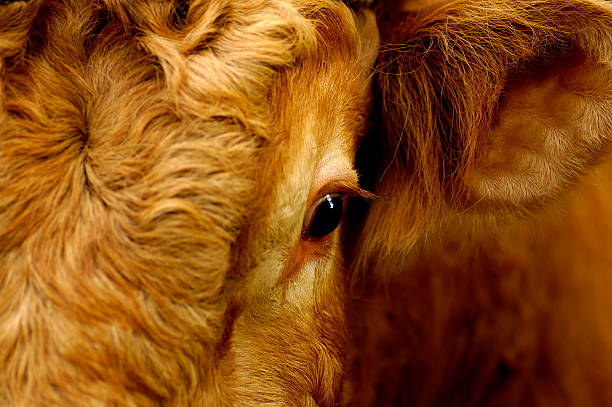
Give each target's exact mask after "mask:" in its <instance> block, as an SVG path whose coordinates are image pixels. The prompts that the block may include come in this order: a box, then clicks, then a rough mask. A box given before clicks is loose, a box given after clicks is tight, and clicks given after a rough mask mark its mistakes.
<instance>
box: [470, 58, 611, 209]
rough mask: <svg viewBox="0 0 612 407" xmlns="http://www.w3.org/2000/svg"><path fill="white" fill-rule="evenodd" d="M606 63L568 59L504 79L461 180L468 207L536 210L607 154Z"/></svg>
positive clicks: (608, 82)
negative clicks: (487, 126)
mask: <svg viewBox="0 0 612 407" xmlns="http://www.w3.org/2000/svg"><path fill="white" fill-rule="evenodd" d="M611 138H612V64H610V63H608V64H606V63H603V62H597V61H593V60H592V59H590V58H589V57H587V56H585V55H583V54H573V55H572V54H570V55H567V56H563V57H558V58H555V59H552V60H550V61H547V62H546V63H540V64H537V63H534V65H533V66H529V65H528V66H525V67H523V68H522V69H521V70H519V71H517V72H514V73H512V74H511V75H510V76H509V78H508V81H507V83H506V87H505V89H504V91H503V93H502V95H501V98H500V100H499V104H498V107H497V112H496V118H495V121H494V123H493V125H492V127H491V130H490V131H489V132H488V134H485V135H484V137H483V138H482V141H481V143H480V146H479V149H478V151H477V153H476V155H475V160H474V163H473V165H472V166H471V168H469V169H468V171H467V173H466V176H465V184H466V186H467V189H468V193H469V194H470V199H469V200H470V201H471V202H478V203H479V204H480V205H481V206H491V205H494V206H499V205H512V206H520V207H526V206H534V205H535V206H537V205H541V204H543V203H545V202H547V201H548V200H550V199H554V198H555V197H556V196H557V195H558V194H559V193H560V192H562V191H564V190H565V189H566V188H567V187H568V186H570V185H572V184H573V183H574V182H576V181H577V180H578V179H579V177H580V175H581V174H583V173H585V172H587V171H588V170H589V169H591V168H593V167H594V166H596V165H597V164H599V163H600V162H601V161H602V160H603V159H604V158H605V157H606V156H607V154H608V153H609V150H610V139H611Z"/></svg>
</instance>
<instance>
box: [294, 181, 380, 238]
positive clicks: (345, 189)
mask: <svg viewBox="0 0 612 407" xmlns="http://www.w3.org/2000/svg"><path fill="white" fill-rule="evenodd" d="M328 195H330V196H331V197H332V198H333V197H340V198H342V201H343V202H344V204H345V205H346V203H347V201H348V200H349V199H351V198H356V197H361V198H364V199H367V200H372V199H374V197H375V195H374V194H373V193H371V192H368V191H366V190H364V189H361V188H359V187H358V186H357V184H356V183H355V182H354V181H353V180H352V179H342V178H341V179H335V180H332V181H330V182H328V183H327V184H325V185H324V186H323V187H321V188H320V189H319V190H318V191H317V192H316V195H314V198H311V199H309V200H308V201H309V202H308V209H307V210H306V214H305V215H304V220H303V223H302V236H304V235H305V233H307V231H308V229H309V227H310V224H311V222H312V217H313V215H314V213H315V211H316V209H317V207H318V206H319V205H320V204H321V202H323V201H324V200H325V199H326V197H327V196H328Z"/></svg>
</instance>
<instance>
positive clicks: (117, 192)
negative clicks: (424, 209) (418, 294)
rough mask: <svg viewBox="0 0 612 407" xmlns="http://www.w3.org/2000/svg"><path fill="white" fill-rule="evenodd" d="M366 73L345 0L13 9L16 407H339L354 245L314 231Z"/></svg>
mask: <svg viewBox="0 0 612 407" xmlns="http://www.w3.org/2000/svg"><path fill="white" fill-rule="evenodd" d="M330 45H331V46H330ZM370 53H371V51H370ZM368 74H369V69H368V66H367V62H366V60H365V53H361V51H360V48H359V40H358V33H357V24H356V20H355V19H354V16H353V15H352V14H351V13H350V11H349V9H348V8H346V7H345V6H343V5H341V4H340V3H336V2H329V1H318V0H313V1H297V0H296V1H280V0H248V1H242V0H241V1H230V0H213V1H198V0H194V1H191V2H189V4H187V2H173V1H157V0H152V1H143V0H138V1H125V2H124V1H120V0H91V1H81V0H71V1H59V0H57V1H56V0H31V1H28V2H24V1H17V2H12V3H10V4H2V5H0V131H1V132H0V242H1V243H0V366H2V368H1V369H0V404H1V405H3V406H4V405H11V406H12V405H18V406H26V405H27V406H33V405H36V406H43V405H44V406H49V405H67V404H70V405H87V406H94V405H131V406H134V405H138V406H145V405H177V406H185V405H228V406H229V405H262V404H268V405H295V406H301V405H304V404H305V403H311V402H315V401H316V402H317V403H318V404H319V405H333V404H335V403H336V402H337V401H338V399H339V395H340V383H341V381H340V379H341V377H342V371H343V363H344V349H345V341H346V339H345V329H344V314H343V287H344V285H343V274H342V273H341V270H342V269H341V266H342V264H341V262H340V261H338V260H337V259H336V257H337V256H336V254H335V253H336V252H337V251H338V250H339V249H338V238H337V233H334V234H333V235H331V237H330V238H329V239H327V240H325V243H324V244H323V243H321V244H318V243H308V245H309V246H308V247H310V249H308V247H307V248H306V249H303V246H304V245H306V243H305V242H304V241H302V240H300V234H301V222H302V219H303V216H304V213H305V212H306V210H307V209H308V207H307V205H308V204H309V200H308V199H309V196H310V195H315V196H314V198H315V199H316V198H317V196H316V194H317V191H318V188H320V187H322V186H321V185H315V184H313V186H312V188H317V189H314V190H313V191H312V192H310V193H309V189H310V188H311V184H312V182H311V181H312V180H313V179H314V178H315V176H316V174H317V171H319V167H320V166H321V165H322V164H321V163H322V161H321V160H323V158H324V157H325V156H326V155H328V154H329V151H328V150H329V149H334V151H337V152H338V157H339V158H338V160H337V161H338V162H335V161H333V163H332V164H333V165H334V167H333V168H335V166H341V169H342V171H345V172H346V171H351V168H352V160H353V158H352V156H353V155H354V150H355V143H356V140H357V139H358V137H359V136H360V134H361V133H362V128H363V123H364V120H365V116H366V113H365V102H366V101H367V97H366V91H367V89H368V85H367V84H368V78H367V75H368ZM317 83H320V84H322V85H317ZM304 101H308V103H304ZM296 117H300V118H301V119H300V120H296V119H295V118H296ZM331 129H333V130H334V132H330V130H331ZM295 156H300V157H302V158H303V159H304V161H300V162H297V163H296V165H289V164H291V163H293V162H294V161H293V159H292V157H295ZM342 165H345V166H346V168H345V167H342ZM325 181H329V180H325ZM331 181H333V182H336V181H334V180H333V179H332V180H331ZM346 182H349V181H346ZM351 182H352V184H351V185H353V187H354V188H356V183H355V181H351ZM330 192H335V191H330ZM287 199H290V201H287ZM254 237H256V238H257V240H255V238H254ZM311 246H315V247H314V249H313V248H312V247H311ZM296 250H306V251H308V250H310V252H312V253H313V254H312V256H311V257H309V258H308V261H306V260H304V261H302V262H299V261H298V262H297V263H291V262H289V261H288V260H287V258H288V257H290V256H291V253H292V252H293V251H296ZM285 262H287V263H288V264H289V263H291V264H293V267H295V268H296V270H294V271H293V272H291V273H290V274H291V275H294V276H295V277H293V278H291V279H289V280H288V282H287V281H286V279H281V278H280V276H281V272H282V270H281V269H282V267H283V264H285Z"/></svg>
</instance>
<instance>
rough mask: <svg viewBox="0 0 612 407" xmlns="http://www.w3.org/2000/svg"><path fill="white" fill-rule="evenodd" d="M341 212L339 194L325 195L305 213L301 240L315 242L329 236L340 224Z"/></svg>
mask: <svg viewBox="0 0 612 407" xmlns="http://www.w3.org/2000/svg"><path fill="white" fill-rule="evenodd" d="M343 211H344V202H343V198H342V195H341V194H339V193H334V194H327V195H325V196H323V197H321V198H319V199H318V200H317V201H316V202H315V203H314V204H313V205H312V206H311V207H310V209H309V210H308V212H307V213H306V217H305V219H304V229H303V230H302V238H303V239H305V240H310V239H315V240H316V239H321V238H323V237H325V236H327V235H329V234H330V233H332V232H333V231H334V230H336V228H337V227H338V225H339V224H340V221H341V220H342V214H343Z"/></svg>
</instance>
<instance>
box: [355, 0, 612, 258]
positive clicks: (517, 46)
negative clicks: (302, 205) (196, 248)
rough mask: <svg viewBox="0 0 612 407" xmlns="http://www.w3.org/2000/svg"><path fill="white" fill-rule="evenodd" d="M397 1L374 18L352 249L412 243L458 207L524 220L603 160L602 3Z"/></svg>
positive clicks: (608, 65)
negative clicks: (370, 194) (361, 213)
mask: <svg viewBox="0 0 612 407" xmlns="http://www.w3.org/2000/svg"><path fill="white" fill-rule="evenodd" d="M403 3H404V4H405V7H400V8H399V10H398V7H394V9H393V10H390V11H388V12H385V11H384V10H383V12H382V13H381V14H380V15H379V30H380V36H381V51H380V53H379V57H378V62H377V66H376V71H377V78H376V85H375V88H376V97H375V101H374V113H373V120H374V122H375V123H376V125H375V126H374V131H373V132H372V133H371V134H369V135H368V136H367V137H366V139H364V141H363V143H362V145H361V148H360V151H359V153H358V166H359V169H360V171H361V173H362V176H363V178H364V180H365V184H366V186H368V187H370V188H371V189H373V190H374V192H375V193H376V194H377V196H378V199H377V200H376V201H375V202H374V204H373V205H372V207H371V208H370V210H369V213H368V218H367V220H366V224H365V226H364V231H363V234H362V244H363V245H364V246H367V247H369V248H370V249H372V250H375V251H377V252H380V250H382V249H384V250H386V249H389V248H390V247H401V248H406V247H410V246H411V245H412V244H413V243H414V241H415V240H416V239H419V238H420V237H422V236H423V234H424V233H425V232H426V231H427V230H431V227H432V226H435V225H440V224H441V223H443V222H444V219H446V217H447V216H454V215H457V214H464V213H466V212H469V211H472V212H474V211H487V212H488V213H489V214H493V215H495V214H496V213H499V208H501V207H505V208H510V209H511V210H512V211H513V212H514V213H525V210H526V209H527V210H528V209H530V208H533V207H536V206H538V205H542V204H543V203H545V202H548V201H549V200H550V199H553V198H554V197H555V196H556V195H558V194H559V192H560V191H562V190H563V189H564V188H565V187H567V186H568V185H571V184H572V183H573V182H575V181H576V180H577V177H578V176H579V175H580V174H581V173H583V172H585V171H587V170H588V169H589V168H591V167H592V166H594V165H596V164H597V163H598V162H599V161H600V160H601V159H602V158H603V157H604V155H605V154H606V153H607V152H608V149H609V144H610V143H609V140H610V139H611V138H612V71H611V70H612V3H610V2H608V1H605V0H545V1H542V0H465V1H461V2H457V1H426V0H421V1H412V0H405V1H404V2H403ZM453 214H454V215H453ZM493 217H494V216H493ZM368 250H369V249H367V248H366V250H365V252H366V253H367V252H368ZM402 250H403V249H402ZM370 251H371V250H370Z"/></svg>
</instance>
